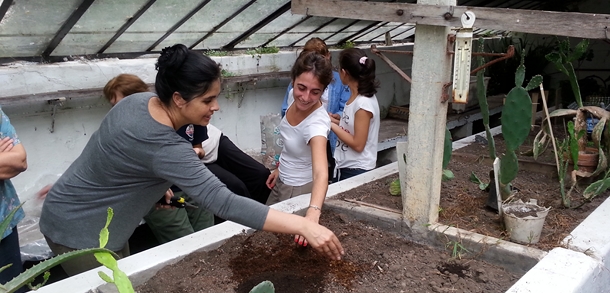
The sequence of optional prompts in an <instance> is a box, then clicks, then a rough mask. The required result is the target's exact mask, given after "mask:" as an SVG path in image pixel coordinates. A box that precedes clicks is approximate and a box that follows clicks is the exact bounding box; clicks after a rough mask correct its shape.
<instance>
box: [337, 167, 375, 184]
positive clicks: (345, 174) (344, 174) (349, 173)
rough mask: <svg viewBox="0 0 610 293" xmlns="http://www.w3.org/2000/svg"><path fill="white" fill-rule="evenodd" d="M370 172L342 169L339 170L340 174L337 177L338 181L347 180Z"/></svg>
mask: <svg viewBox="0 0 610 293" xmlns="http://www.w3.org/2000/svg"><path fill="white" fill-rule="evenodd" d="M368 171H369V170H364V169H358V168H341V169H339V174H338V175H337V178H336V179H337V181H341V180H345V179H347V178H352V177H354V176H356V175H360V174H362V173H366V172H368Z"/></svg>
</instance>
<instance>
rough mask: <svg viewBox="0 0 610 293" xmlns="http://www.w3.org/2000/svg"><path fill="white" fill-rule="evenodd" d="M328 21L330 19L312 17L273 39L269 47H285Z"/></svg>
mask: <svg viewBox="0 0 610 293" xmlns="http://www.w3.org/2000/svg"><path fill="white" fill-rule="evenodd" d="M330 20H332V18H330V17H312V18H310V19H308V20H306V21H304V22H303V23H301V24H299V25H297V26H296V27H294V28H293V29H291V30H290V31H288V32H286V33H285V34H283V35H282V36H280V37H279V38H277V39H275V40H274V41H273V42H271V43H270V44H269V46H277V47H286V46H288V45H290V44H292V43H294V42H296V41H297V40H299V39H300V38H302V37H304V36H306V35H307V34H309V33H310V32H312V31H313V30H315V29H317V28H319V27H320V26H321V25H323V24H325V23H327V22H329V21H330Z"/></svg>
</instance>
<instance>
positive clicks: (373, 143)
mask: <svg viewBox="0 0 610 293" xmlns="http://www.w3.org/2000/svg"><path fill="white" fill-rule="evenodd" d="M339 67H340V70H339V76H340V77H341V81H342V82H343V83H344V84H346V85H348V86H349V88H350V91H351V93H352V95H351V97H350V98H349V100H348V101H347V103H346V104H345V108H344V109H343V115H342V116H341V119H340V120H339V119H337V117H334V116H331V120H332V122H333V123H332V124H331V130H332V131H333V132H334V133H335V134H336V135H337V137H338V138H339V140H338V141H337V145H336V147H335V153H334V156H335V160H336V162H337V167H336V168H337V170H338V174H337V177H336V178H337V180H343V179H347V178H350V177H353V176H356V175H358V174H362V173H364V172H366V171H369V170H372V169H374V168H375V165H376V162H377V140H378V136H379V104H378V103H377V97H375V93H377V90H376V88H377V87H379V81H378V80H376V79H375V61H374V60H373V59H369V58H368V57H367V56H366V54H365V53H364V51H363V50H361V49H358V48H350V49H346V50H343V51H341V53H340V54H339Z"/></svg>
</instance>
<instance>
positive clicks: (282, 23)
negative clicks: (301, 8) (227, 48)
mask: <svg viewBox="0 0 610 293" xmlns="http://www.w3.org/2000/svg"><path fill="white" fill-rule="evenodd" d="M305 17H306V16H305V15H299V14H292V12H290V11H287V12H285V13H284V14H282V15H281V16H280V17H278V18H276V19H275V20H274V21H272V22H270V23H269V24H267V25H266V26H264V27H263V28H261V29H260V30H259V31H258V32H256V33H254V34H252V35H251V36H250V37H249V38H247V39H246V40H245V41H244V42H241V43H239V44H238V46H237V47H240V48H254V47H259V46H260V45H262V44H264V43H266V42H267V41H269V40H270V39H272V38H273V37H275V36H276V35H278V34H279V33H281V32H283V31H284V30H285V29H287V28H289V27H291V26H293V25H295V24H297V23H298V22H299V21H301V20H303V19H304V18H305Z"/></svg>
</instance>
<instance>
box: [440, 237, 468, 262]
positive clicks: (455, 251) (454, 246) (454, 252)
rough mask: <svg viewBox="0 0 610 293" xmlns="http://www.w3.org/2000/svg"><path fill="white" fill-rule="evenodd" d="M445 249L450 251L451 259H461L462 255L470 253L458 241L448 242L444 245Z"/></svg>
mask: <svg viewBox="0 0 610 293" xmlns="http://www.w3.org/2000/svg"><path fill="white" fill-rule="evenodd" d="M445 247H446V248H449V249H451V258H454V259H462V254H464V253H469V252H470V251H469V250H468V249H466V247H464V246H463V245H462V243H460V242H458V241H453V240H450V241H449V242H447V244H445Z"/></svg>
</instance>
